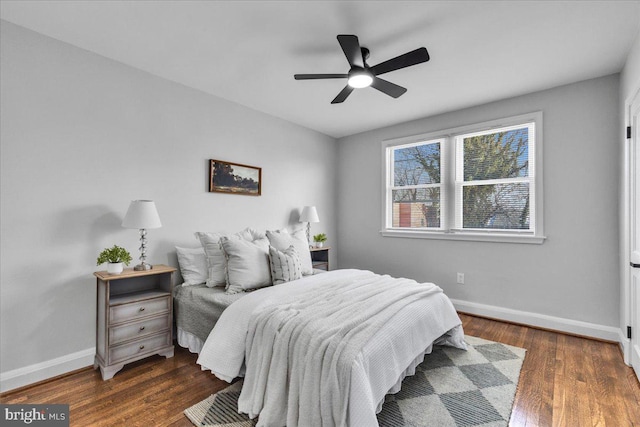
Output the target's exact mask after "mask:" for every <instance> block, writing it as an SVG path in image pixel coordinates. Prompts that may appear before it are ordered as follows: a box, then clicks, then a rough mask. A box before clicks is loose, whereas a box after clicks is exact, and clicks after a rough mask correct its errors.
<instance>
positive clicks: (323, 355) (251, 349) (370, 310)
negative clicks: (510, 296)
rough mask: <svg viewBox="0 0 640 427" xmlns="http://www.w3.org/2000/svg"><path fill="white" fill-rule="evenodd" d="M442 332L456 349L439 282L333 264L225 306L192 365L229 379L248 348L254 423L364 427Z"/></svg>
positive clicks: (246, 408)
mask: <svg viewBox="0 0 640 427" xmlns="http://www.w3.org/2000/svg"><path fill="white" fill-rule="evenodd" d="M294 319H302V320H300V321H301V322H302V323H306V324H307V326H306V327H305V328H302V327H301V326H300V324H299V323H298V322H293V320H294ZM365 319H368V320H367V321H366V322H365ZM309 328H310V329H309ZM448 331H449V333H448V334H447V335H446V339H445V340H444V341H446V343H448V344H450V345H455V346H457V347H461V348H464V347H465V345H464V341H463V333H462V328H461V326H460V319H459V318H458V316H457V314H456V312H455V310H454V308H453V306H452V304H451V302H450V301H449V299H448V298H447V297H446V296H445V295H444V294H443V293H442V290H441V289H440V288H438V287H437V286H435V285H433V284H418V283H416V282H415V281H412V280H408V279H393V278H390V277H389V276H379V275H375V274H373V273H371V272H368V271H361V270H336V271H332V272H329V273H324V274H319V275H315V276H311V277H307V278H303V279H301V280H297V281H295V282H290V283H287V284H283V285H278V286H275V287H270V288H265V289H261V290H259V291H256V292H253V293H251V294H249V295H247V296H246V297H244V298H242V299H240V300H239V301H237V302H235V303H234V304H232V305H231V306H230V307H229V308H228V309H227V310H225V312H224V313H223V314H222V316H221V317H220V320H219V321H218V323H217V324H216V326H215V328H214V329H213V331H212V332H211V334H210V335H209V338H208V339H207V341H206V342H205V345H204V347H203V349H202V352H201V353H200V357H199V358H198V363H199V364H200V365H202V368H203V369H210V370H211V371H212V372H213V373H214V374H215V375H216V376H218V377H219V378H222V379H224V380H226V381H231V380H232V379H233V378H235V377H237V376H239V375H242V374H243V372H242V369H243V362H244V360H245V356H246V366H247V372H246V374H247V375H246V378H245V383H244V385H243V390H242V394H241V396H240V399H239V410H240V411H241V412H244V413H247V414H249V416H250V417H252V418H253V417H255V416H257V415H258V414H260V418H259V423H258V425H259V426H284V425H285V424H286V425H288V426H289V427H295V426H297V425H301V426H315V425H317V426H320V425H322V426H326V425H328V426H334V425H336V426H344V425H349V426H352V427H355V426H367V427H370V426H376V425H377V421H376V417H375V414H376V412H378V411H379V410H380V408H381V406H382V402H383V400H384V396H385V394H386V393H387V392H389V391H391V392H395V391H397V389H398V386H399V383H400V381H401V380H402V378H404V376H405V375H412V374H413V373H414V370H415V366H416V365H417V364H418V363H420V361H422V358H423V357H424V354H425V353H428V352H430V350H431V345H432V343H433V342H434V341H435V340H436V339H438V338H439V337H441V336H443V335H444V334H445V333H447V332H448ZM345 337H348V338H350V339H348V340H347V339H343V338H345ZM328 355H331V357H328Z"/></svg>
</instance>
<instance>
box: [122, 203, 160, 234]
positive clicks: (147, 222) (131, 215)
mask: <svg viewBox="0 0 640 427" xmlns="http://www.w3.org/2000/svg"><path fill="white" fill-rule="evenodd" d="M122 226H123V227H124V228H160V227H162V223H160V216H159V215H158V210H157V209H156V204H155V202H154V201H153V200H133V201H132V202H131V204H130V205H129V210H127V214H126V215H125V216H124V219H123V220H122Z"/></svg>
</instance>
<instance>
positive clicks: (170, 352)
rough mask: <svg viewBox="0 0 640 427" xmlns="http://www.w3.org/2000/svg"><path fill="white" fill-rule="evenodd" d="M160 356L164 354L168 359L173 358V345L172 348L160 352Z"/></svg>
mask: <svg viewBox="0 0 640 427" xmlns="http://www.w3.org/2000/svg"><path fill="white" fill-rule="evenodd" d="M158 354H159V355H160V356H164V357H166V358H167V359H169V358H172V357H173V347H171V349H170V350H167V351H163V352H162V353H158Z"/></svg>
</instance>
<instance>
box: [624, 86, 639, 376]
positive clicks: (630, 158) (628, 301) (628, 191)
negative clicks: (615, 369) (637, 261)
mask: <svg viewBox="0 0 640 427" xmlns="http://www.w3.org/2000/svg"><path fill="white" fill-rule="evenodd" d="M632 93H633V95H631V96H630V97H629V98H628V99H627V100H626V101H625V107H624V132H623V133H624V135H623V138H624V146H623V147H624V149H623V164H622V169H623V170H622V175H623V178H622V183H621V184H622V203H621V206H620V207H621V215H620V216H621V219H622V227H621V236H620V245H621V254H622V257H621V258H622V259H621V260H620V261H621V262H620V267H621V282H622V286H621V293H620V309H621V316H620V320H621V325H620V334H621V336H620V343H621V345H622V354H623V356H624V362H625V363H626V364H627V365H630V364H631V351H632V342H631V340H630V339H629V338H628V337H627V327H628V326H630V325H631V324H632V315H633V310H634V307H633V300H632V297H633V295H632V289H631V280H632V274H631V267H630V260H631V243H632V240H631V235H632V233H633V232H634V227H635V225H634V224H633V223H632V222H633V221H634V218H633V215H634V213H635V210H637V209H640V201H639V200H634V197H635V194H636V188H635V185H636V184H635V183H636V180H635V174H640V164H635V159H636V158H637V153H636V151H637V150H640V141H635V142H634V144H632V139H628V138H627V135H626V133H627V132H626V129H627V128H628V127H629V126H632V125H633V124H632V111H631V109H632V105H633V103H634V102H638V101H640V84H639V85H638V86H637V87H636V90H635V91H632ZM635 126H638V124H637V123H636V124H635ZM633 132H636V130H635V129H633ZM633 132H632V133H633ZM636 135H637V133H636ZM635 309H636V310H637V309H640V307H636V308H635ZM634 326H635V330H634V331H633V335H635V337H634V341H636V339H635V338H636V337H638V334H640V328H638V325H634ZM634 368H635V370H636V372H640V367H638V366H635V367H634Z"/></svg>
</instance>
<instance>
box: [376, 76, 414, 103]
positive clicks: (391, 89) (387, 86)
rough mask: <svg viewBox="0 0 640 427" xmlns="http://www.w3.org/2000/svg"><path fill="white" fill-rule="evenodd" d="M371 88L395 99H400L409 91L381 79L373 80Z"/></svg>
mask: <svg viewBox="0 0 640 427" xmlns="http://www.w3.org/2000/svg"><path fill="white" fill-rule="evenodd" d="M371 87H373V88H374V89H378V90H379V91H380V92H382V93H386V94H387V95H389V96H391V97H393V98H398V97H400V96H401V95H402V94H403V93H405V92H406V91H407V89H406V88H404V87H402V86H398V85H397V84H395V83H391V82H388V81H386V80H383V79H381V78H380V77H374V78H373V82H372V83H371Z"/></svg>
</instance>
